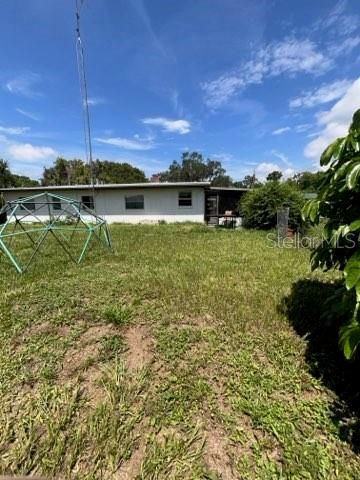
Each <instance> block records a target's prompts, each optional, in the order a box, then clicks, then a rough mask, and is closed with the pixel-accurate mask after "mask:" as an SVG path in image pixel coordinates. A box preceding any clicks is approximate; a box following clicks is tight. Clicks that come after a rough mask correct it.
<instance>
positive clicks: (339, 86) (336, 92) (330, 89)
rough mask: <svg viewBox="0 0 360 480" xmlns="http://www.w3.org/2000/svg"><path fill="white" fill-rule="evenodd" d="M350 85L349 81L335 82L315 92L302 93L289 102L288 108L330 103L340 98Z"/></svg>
mask: <svg viewBox="0 0 360 480" xmlns="http://www.w3.org/2000/svg"><path fill="white" fill-rule="evenodd" d="M351 84H352V81H351V80H337V81H336V82H333V83H328V84H326V85H322V86H321V87H320V88H317V89H315V90H308V91H306V92H302V93H301V95H300V96H299V97H297V98H294V99H292V100H290V102H289V106H290V108H297V107H305V108H311V107H314V106H316V105H321V104H324V103H328V102H332V101H334V100H337V99H338V98H340V97H342V96H343V95H344V93H345V92H346V91H347V89H348V88H349V87H350V85H351Z"/></svg>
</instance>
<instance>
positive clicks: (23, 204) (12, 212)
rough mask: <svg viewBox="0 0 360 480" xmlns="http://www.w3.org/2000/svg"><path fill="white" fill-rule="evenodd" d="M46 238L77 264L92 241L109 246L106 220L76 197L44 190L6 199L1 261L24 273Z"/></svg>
mask: <svg viewBox="0 0 360 480" xmlns="http://www.w3.org/2000/svg"><path fill="white" fill-rule="evenodd" d="M50 239H52V241H53V243H54V242H55V243H56V244H57V246H58V248H60V249H61V250H62V252H63V253H65V254H66V255H67V256H68V257H69V258H70V259H71V260H72V261H73V262H74V263H77V264H79V263H81V262H82V261H83V259H84V258H85V256H86V254H87V252H88V250H89V248H90V246H91V244H92V243H93V242H94V241H96V242H98V243H99V244H100V245H101V246H102V247H104V248H106V249H110V250H111V249H112V244H111V237H110V232H109V229H108V225H107V223H106V221H105V220H104V219H103V218H101V217H100V216H99V215H97V214H96V213H95V212H94V211H93V210H91V209H90V208H89V207H87V206H86V205H84V204H83V203H82V202H80V201H78V200H73V199H71V198H67V197H64V196H62V195H57V194H55V193H48V192H44V193H40V194H37V195H32V196H29V197H25V198H21V199H17V200H13V201H8V202H7V203H6V204H5V205H4V206H3V207H2V208H1V209H0V261H1V263H2V262H3V260H4V259H6V260H7V261H8V262H10V264H11V265H12V266H13V267H14V268H15V269H16V270H17V272H18V273H24V272H25V271H26V270H27V269H28V268H29V267H30V265H31V264H32V262H33V261H34V259H35V258H36V257H38V256H40V255H42V253H43V252H44V247H45V245H46V244H47V243H48V242H49V241H50ZM1 263H0V265H1Z"/></svg>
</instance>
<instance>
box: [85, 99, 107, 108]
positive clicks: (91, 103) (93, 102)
mask: <svg viewBox="0 0 360 480" xmlns="http://www.w3.org/2000/svg"><path fill="white" fill-rule="evenodd" d="M104 103H106V100H105V98H103V97H89V98H88V105H89V106H90V107H96V106H97V105H103V104H104Z"/></svg>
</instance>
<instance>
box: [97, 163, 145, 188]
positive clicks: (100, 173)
mask: <svg viewBox="0 0 360 480" xmlns="http://www.w3.org/2000/svg"><path fill="white" fill-rule="evenodd" d="M94 172H95V178H96V179H97V181H98V182H99V183H142V182H146V181H147V179H146V176H145V173H144V172H143V171H142V170H140V169H139V168H137V167H133V166H132V165H130V164H129V163H118V162H109V161H107V160H104V161H101V160H96V161H95V162H94Z"/></svg>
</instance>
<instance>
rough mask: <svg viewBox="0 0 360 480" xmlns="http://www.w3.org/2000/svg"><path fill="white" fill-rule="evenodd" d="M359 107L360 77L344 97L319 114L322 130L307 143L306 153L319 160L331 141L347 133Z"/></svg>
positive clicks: (319, 123) (318, 119)
mask: <svg viewBox="0 0 360 480" xmlns="http://www.w3.org/2000/svg"><path fill="white" fill-rule="evenodd" d="M359 107H360V77H359V78H358V79H357V80H355V81H354V82H353V83H352V84H351V85H350V86H349V88H348V89H347V91H346V92H345V94H344V95H343V96H342V98H340V100H338V101H337V102H336V103H335V105H334V106H333V107H332V108H331V109H330V110H328V111H326V112H321V113H319V114H318V115H317V124H318V127H320V128H322V130H321V132H320V133H319V135H318V136H317V137H316V138H315V139H314V140H312V141H311V142H310V143H308V144H307V145H306V147H305V149H304V155H305V156H306V157H308V158H313V159H314V160H318V159H319V157H320V155H321V154H322V152H323V151H324V150H325V148H326V147H327V145H328V144H329V143H330V142H332V141H334V140H335V139H336V138H338V137H343V136H344V135H346V133H347V131H348V128H349V124H350V122H351V118H352V115H353V113H354V111H355V110H356V109H357V108H359Z"/></svg>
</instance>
